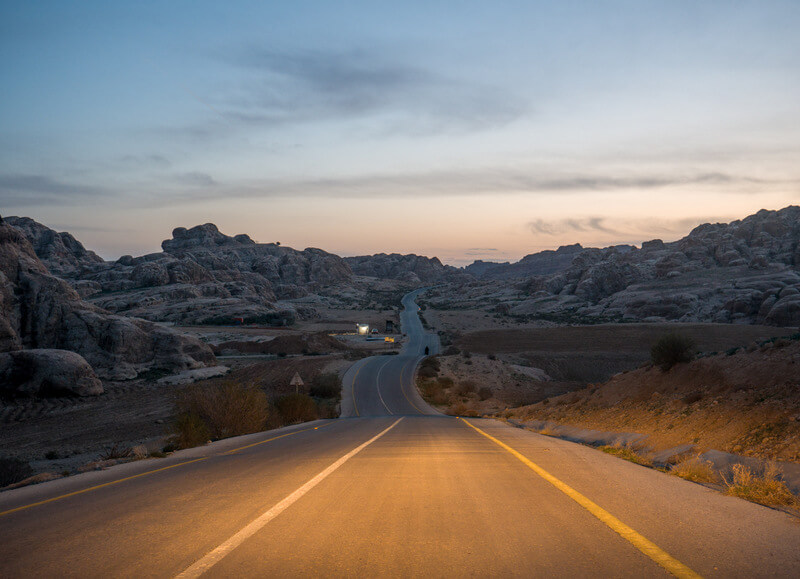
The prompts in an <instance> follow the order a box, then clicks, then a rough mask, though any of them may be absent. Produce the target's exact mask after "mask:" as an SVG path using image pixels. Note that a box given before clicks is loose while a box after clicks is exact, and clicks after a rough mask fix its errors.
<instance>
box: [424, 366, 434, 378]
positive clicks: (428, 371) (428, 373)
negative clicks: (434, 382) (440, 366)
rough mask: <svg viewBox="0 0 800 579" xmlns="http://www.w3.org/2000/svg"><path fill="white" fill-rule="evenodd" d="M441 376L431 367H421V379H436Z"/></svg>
mask: <svg viewBox="0 0 800 579" xmlns="http://www.w3.org/2000/svg"><path fill="white" fill-rule="evenodd" d="M438 375H439V372H438V370H436V369H435V368H431V367H430V366H420V369H419V376H420V377H421V378H436V377H437V376H438Z"/></svg>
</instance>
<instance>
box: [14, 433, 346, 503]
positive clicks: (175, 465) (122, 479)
mask: <svg viewBox="0 0 800 579" xmlns="http://www.w3.org/2000/svg"><path fill="white" fill-rule="evenodd" d="M330 424H333V422H329V423H327V424H321V425H319V426H314V427H313V428H303V429H302V430H294V431H292V432H287V433H286V434H281V435H280V436H273V437H272V438H268V439H267V440H262V441H259V442H254V443H253V444H248V445H246V446H240V447H239V448H234V449H233V450H229V451H227V452H224V453H222V454H224V455H227V454H233V453H234V452H238V451H240V450H244V449H245V448H251V447H253V446H258V445H259V444H266V443H267V442H272V441H273V440H278V439H279V438H286V437H287V436H292V435H293V434H300V433H301V432H308V431H309V430H319V429H320V428H324V427H325V426H329V425H330ZM212 456H220V455H212ZM212 456H204V457H201V458H195V459H194V460H187V461H185V462H179V463H178V464H171V465H170V466H165V467H162V468H157V469H154V470H148V471H147V472H140V473H139V474H135V475H132V476H128V477H125V478H121V479H117V480H112V481H109V482H107V483H103V484H99V485H95V486H93V487H88V488H85V489H81V490H79V491H73V492H71V493H66V494H63V495H58V496H57V497H52V498H49V499H45V500H43V501H39V502H36V503H30V504H28V505H23V506H21V507H16V508H14V509H9V510H7V511H2V512H0V517H2V516H3V515H8V514H11V513H16V512H17V511H24V510H25V509H30V508H32V507H38V506H40V505H45V504H47V503H52V502H55V501H60V500H61V499H66V498H69V497H74V496H76V495H82V494H83V493H88V492H90V491H96V490H98V489H102V488H105V487H109V486H111V485H116V484H119V483H121V482H125V481H129V480H133V479H135V478H139V477H143V476H147V475H149V474H154V473H157V472H163V471H165V470H169V469H171V468H177V467H179V466H185V465H187V464H192V463H195V462H201V461H203V460H208V459H209V458H212Z"/></svg>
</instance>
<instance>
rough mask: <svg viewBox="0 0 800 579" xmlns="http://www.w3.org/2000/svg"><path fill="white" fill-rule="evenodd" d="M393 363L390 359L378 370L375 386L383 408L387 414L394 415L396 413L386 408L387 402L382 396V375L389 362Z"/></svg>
mask: <svg viewBox="0 0 800 579" xmlns="http://www.w3.org/2000/svg"><path fill="white" fill-rule="evenodd" d="M391 361H392V359H391V358H389V360H388V361H387V362H386V363H385V364H384V365H383V366H381V369H380V370H378V377H377V383H376V384H375V388H376V389H377V390H378V398H380V399H381V404H383V407H384V408H385V409H386V412H388V413H389V414H394V412H392V411H391V410H389V407H388V406H386V401H385V400H384V399H383V395H382V394H381V373H382V372H383V369H384V368H386V366H388V365H389V362H391ZM401 386H402V385H401Z"/></svg>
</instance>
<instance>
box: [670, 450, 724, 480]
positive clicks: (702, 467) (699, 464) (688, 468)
mask: <svg viewBox="0 0 800 579" xmlns="http://www.w3.org/2000/svg"><path fill="white" fill-rule="evenodd" d="M670 472H671V473H672V474H674V475H676V476H679V477H681V478H684V479H686V480H690V481H692V482H698V483H714V482H717V481H718V480H719V477H718V476H717V472H716V471H715V470H714V465H713V464H712V463H711V461H710V460H702V459H701V458H700V457H699V456H693V457H691V458H687V459H684V460H682V461H681V462H679V463H678V464H676V465H675V466H673V467H672V470H670Z"/></svg>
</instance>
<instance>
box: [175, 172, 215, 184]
mask: <svg viewBox="0 0 800 579" xmlns="http://www.w3.org/2000/svg"><path fill="white" fill-rule="evenodd" d="M174 179H175V181H176V182H178V183H181V184H183V185H191V186H195V187H213V186H215V185H217V182H216V181H215V180H214V178H213V177H212V176H211V175H209V174H208V173H202V172H200V171H192V172H189V173H182V174H180V175H175V177H174Z"/></svg>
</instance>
